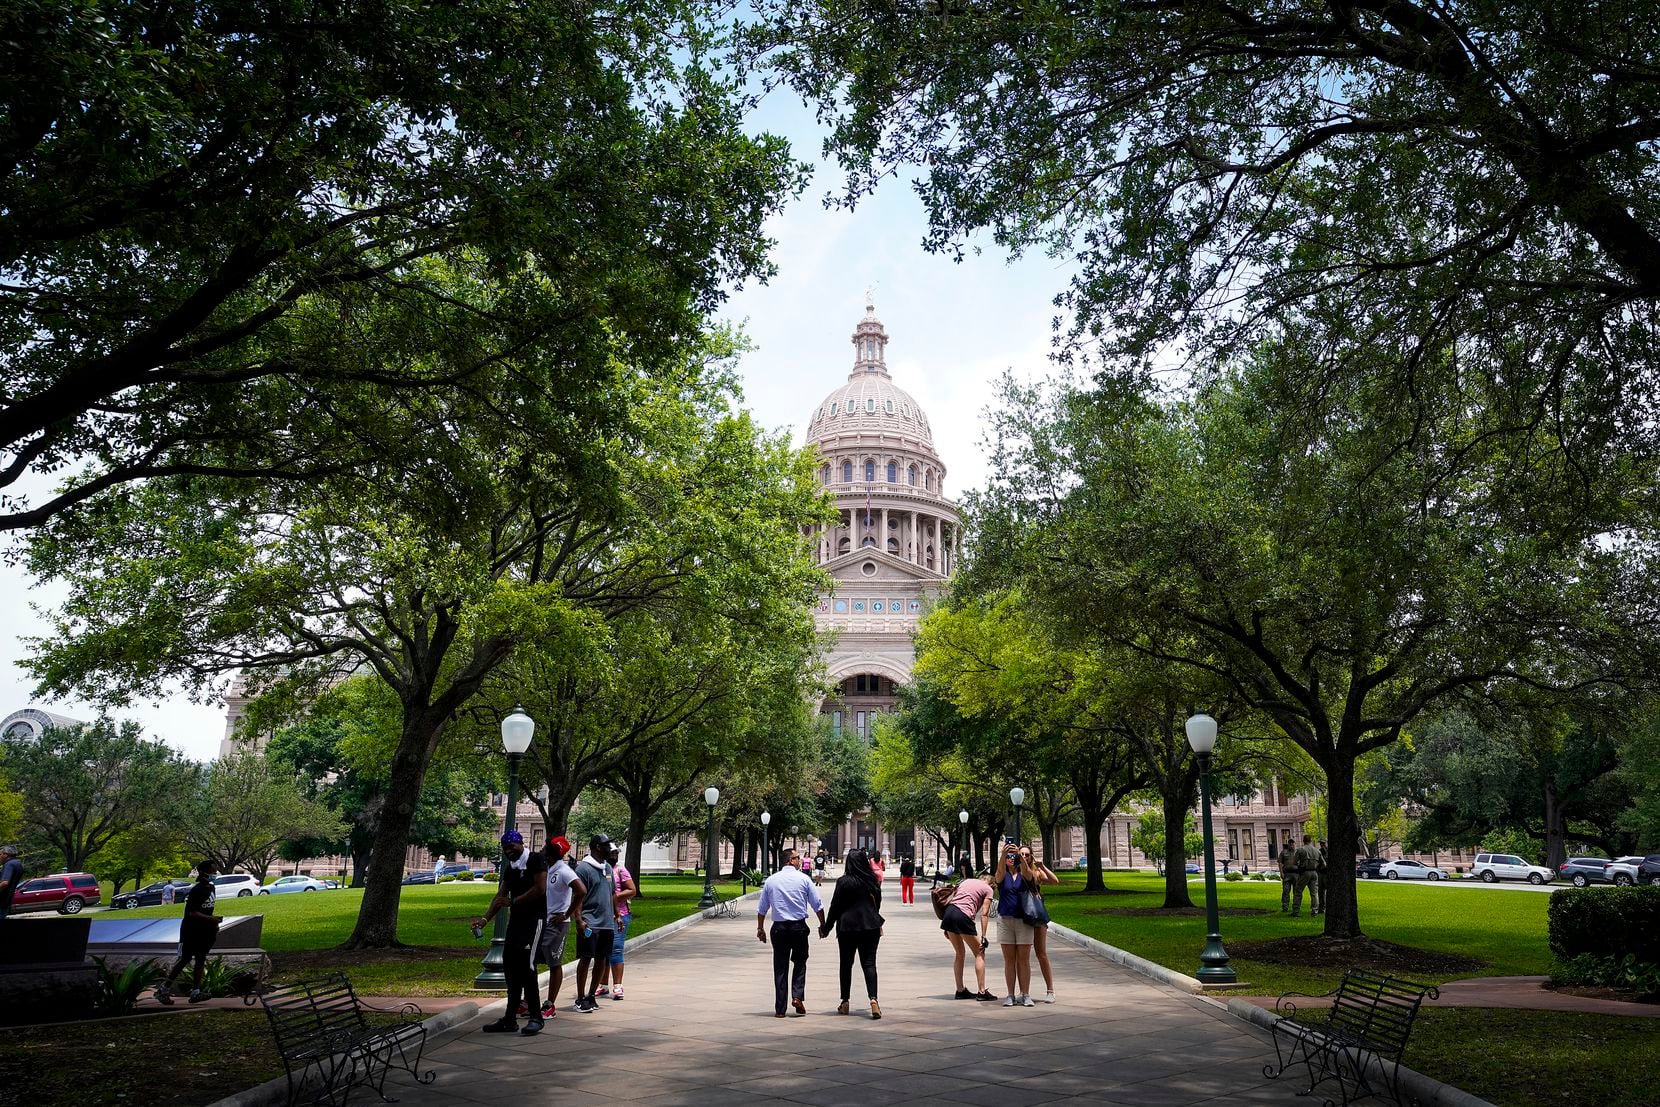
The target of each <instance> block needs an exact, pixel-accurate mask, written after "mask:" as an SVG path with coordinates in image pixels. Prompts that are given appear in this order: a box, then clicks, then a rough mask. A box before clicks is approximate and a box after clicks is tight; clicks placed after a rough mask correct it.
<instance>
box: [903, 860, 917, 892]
mask: <svg viewBox="0 0 1660 1107" xmlns="http://www.w3.org/2000/svg"><path fill="white" fill-rule="evenodd" d="M899 902H900V903H915V902H916V862H915V861H913V860H912V859H911V858H910V857H905V858H902V859H901V860H900V862H899Z"/></svg>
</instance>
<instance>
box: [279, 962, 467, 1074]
mask: <svg viewBox="0 0 1660 1107" xmlns="http://www.w3.org/2000/svg"><path fill="white" fill-rule="evenodd" d="M259 1002H260V1005H261V1006H262V1007H264V1008H265V1014H266V1015H267V1016H268V1017H269V1018H270V1020H271V1032H272V1033H273V1034H275V1035H276V1039H277V1052H279V1053H281V1054H282V1064H283V1069H284V1071H285V1072H286V1073H287V1075H288V1102H289V1104H290V1105H292V1104H294V1103H297V1102H299V1097H300V1094H301V1092H302V1091H304V1090H305V1089H306V1087H307V1085H308V1084H309V1083H313V1082H314V1083H315V1084H316V1086H317V1091H316V1092H315V1094H313V1095H312V1097H311V1102H312V1103H328V1104H336V1105H343V1104H344V1103H345V1102H346V1099H347V1098H348V1097H349V1096H350V1095H351V1091H352V1089H353V1088H355V1087H358V1086H360V1085H367V1086H368V1087H371V1088H373V1089H374V1090H375V1094H376V1095H378V1096H380V1098H381V1100H382V1101H383V1102H386V1103H392V1102H396V1100H395V1099H393V1098H392V1097H390V1096H388V1095H387V1094H386V1077H387V1075H388V1074H389V1073H390V1072H391V1070H392V1066H393V1065H396V1066H397V1067H398V1068H401V1069H403V1070H404V1071H406V1072H408V1073H409V1075H411V1076H413V1077H414V1078H415V1079H416V1081H418V1082H419V1083H422V1084H430V1083H432V1081H433V1079H434V1078H435V1077H436V1076H437V1073H435V1072H433V1071H432V1070H430V1069H429V1070H427V1073H426V1075H424V1076H423V1075H421V1073H420V1072H418V1071H417V1070H418V1069H419V1067H420V1064H421V1052H422V1050H424V1049H425V1048H426V1038H427V1028H426V1027H425V1026H423V1025H421V1022H420V1019H421V1009H420V1007H418V1006H416V1005H415V1004H413V1003H404V1004H400V1005H399V1006H397V1007H395V1008H391V1009H387V1008H381V1007H375V1006H372V1005H370V1004H367V1003H364V1002H363V1001H362V1000H361V999H359V998H358V997H357V993H356V992H354V991H353V990H352V983H351V981H350V980H347V979H346V976H345V974H344V973H331V974H330V975H328V976H323V977H318V978H317V979H315V980H301V981H298V982H297V983H294V984H283V985H276V986H272V987H268V988H265V989H263V990H262V991H261V992H260V993H259ZM371 1013H372V1014H377V1015H393V1016H397V1020H396V1021H390V1022H386V1021H382V1022H380V1024H379V1025H377V1024H376V1023H374V1022H371V1021H370V1020H369V1017H368V1016H369V1015H370V1014H371Z"/></svg>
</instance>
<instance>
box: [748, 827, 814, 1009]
mask: <svg viewBox="0 0 1660 1107" xmlns="http://www.w3.org/2000/svg"><path fill="white" fill-rule="evenodd" d="M769 911H770V912H771V913H772V984H773V999H774V1003H773V1013H774V1015H775V1016H776V1017H777V1018H783V1017H784V1002H785V999H786V998H788V999H789V1001H790V1002H791V1003H793V1004H794V1005H795V1013H796V1014H797V1015H805V1014H806V1013H807V935H808V931H807V916H808V914H809V913H816V914H817V915H818V921H819V925H821V926H822V925H823V924H824V901H823V900H822V899H820V898H819V894H818V889H817V888H815V887H814V886H813V878H812V877H810V876H808V875H807V874H806V873H804V872H802V871H801V869H800V868H798V867H797V866H796V851H795V850H793V849H787V850H785V851H784V867H783V868H781V869H779V870H778V871H777V872H775V873H773V874H772V875H771V876H769V877H767V882H766V883H765V884H763V885H761V902H760V905H759V906H758V907H757V908H756V910H755V937H756V938H758V939H759V940H760V942H761V944H762V945H765V944H766V942H767V930H766V922H767V913H768V912H769ZM791 961H794V962H795V974H794V979H791V974H790V962H791ZM786 986H787V987H788V989H789V990H788V991H786V990H785V988H786Z"/></svg>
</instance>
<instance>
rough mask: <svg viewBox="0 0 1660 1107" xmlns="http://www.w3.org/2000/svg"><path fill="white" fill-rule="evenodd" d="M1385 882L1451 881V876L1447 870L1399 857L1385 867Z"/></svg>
mask: <svg viewBox="0 0 1660 1107" xmlns="http://www.w3.org/2000/svg"><path fill="white" fill-rule="evenodd" d="M1382 873H1383V877H1384V879H1385V880H1449V879H1451V875H1450V874H1449V873H1448V872H1447V870H1446V869H1437V868H1434V867H1432V866H1430V865H1426V864H1424V863H1423V862H1422V861H1413V860H1411V859H1410V858H1405V857H1397V858H1396V859H1395V860H1393V861H1391V862H1389V864H1387V865H1385V866H1383V869H1382Z"/></svg>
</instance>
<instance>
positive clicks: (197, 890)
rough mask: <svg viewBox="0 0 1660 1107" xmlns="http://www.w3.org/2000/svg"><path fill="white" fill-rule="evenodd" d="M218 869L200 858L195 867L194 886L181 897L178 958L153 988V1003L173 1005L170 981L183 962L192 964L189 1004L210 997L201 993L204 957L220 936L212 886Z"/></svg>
mask: <svg viewBox="0 0 1660 1107" xmlns="http://www.w3.org/2000/svg"><path fill="white" fill-rule="evenodd" d="M218 871H219V866H218V865H217V864H216V863H215V862H213V861H211V860H208V859H205V858H204V859H203V860H202V861H201V862H199V863H198V864H197V866H196V883H194V884H192V885H191V886H190V894H189V895H187V896H185V897H184V918H182V919H180V920H179V959H178V960H177V961H175V962H173V967H172V968H171V969H170V970H168V973H167V978H166V979H165V980H163V981H162V982H161V983H160V984H158V985H156V991H155V997H156V1002H157V1003H161V1004H165V1005H166V1006H168V1007H171V1006H172V1005H173V982H174V981H175V980H177V979H178V978H179V973H181V972H183V971H184V967H185V965H186V963H189V962H194V963H195V967H194V968H193V969H192V970H191V985H192V986H191V989H190V1002H192V1003H200V1002H202V1001H203V1000H204V999H207V998H209V996H208V994H207V993H206V992H204V991H203V990H202V978H203V977H204V976H205V975H206V974H207V955H208V953H209V952H211V951H212V949H213V939H214V938H216V937H218V936H219V916H217V915H215V914H214V913H213V901H214V900H215V899H216V898H217V896H216V894H215V889H214V886H213V877H214V874H215V873H217V872H218Z"/></svg>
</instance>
